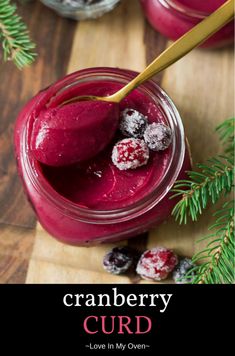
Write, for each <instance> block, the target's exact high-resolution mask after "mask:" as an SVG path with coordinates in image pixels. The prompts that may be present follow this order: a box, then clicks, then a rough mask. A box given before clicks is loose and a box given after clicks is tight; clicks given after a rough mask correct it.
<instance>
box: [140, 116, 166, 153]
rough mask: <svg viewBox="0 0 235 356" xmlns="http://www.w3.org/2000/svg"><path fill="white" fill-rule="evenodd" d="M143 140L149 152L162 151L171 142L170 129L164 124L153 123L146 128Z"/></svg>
mask: <svg viewBox="0 0 235 356" xmlns="http://www.w3.org/2000/svg"><path fill="white" fill-rule="evenodd" d="M144 140H145V142H146V144H147V145H148V147H149V148H150V149H151V150H153V151H164V150H165V149H166V148H168V147H169V145H170V143H171V141H172V132H171V129H170V127H168V126H166V125H164V124H160V123H156V122H154V123H152V124H150V125H148V127H147V128H146V130H145V132H144Z"/></svg>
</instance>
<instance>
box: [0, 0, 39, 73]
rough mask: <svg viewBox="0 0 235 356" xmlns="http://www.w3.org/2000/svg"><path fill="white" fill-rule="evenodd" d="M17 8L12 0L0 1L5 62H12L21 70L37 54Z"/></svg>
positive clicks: (0, 23)
mask: <svg viewBox="0 0 235 356" xmlns="http://www.w3.org/2000/svg"><path fill="white" fill-rule="evenodd" d="M15 12H16V6H15V5H12V4H10V0H0V40H1V41H2V48H3V59H4V61H7V60H12V61H13V62H14V63H15V65H16V66H17V67H18V68H19V69H21V68H23V67H24V66H26V65H29V64H31V63H32V62H33V61H34V59H35V56H36V54H35V53H34V52H33V51H32V50H33V49H34V48H35V44H34V43H33V42H31V40H30V38H29V35H28V30H27V27H26V25H25V24H24V23H23V22H22V19H21V17H20V16H18V15H17V14H16V13H15Z"/></svg>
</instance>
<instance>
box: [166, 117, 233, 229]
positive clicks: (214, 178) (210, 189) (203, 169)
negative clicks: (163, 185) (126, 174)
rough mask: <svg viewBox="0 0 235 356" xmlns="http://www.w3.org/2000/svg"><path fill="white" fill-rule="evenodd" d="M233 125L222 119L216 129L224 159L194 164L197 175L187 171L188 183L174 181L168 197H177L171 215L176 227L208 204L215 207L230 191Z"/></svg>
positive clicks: (185, 181) (195, 216)
mask: <svg viewBox="0 0 235 356" xmlns="http://www.w3.org/2000/svg"><path fill="white" fill-rule="evenodd" d="M234 124H235V118H232V119H228V120H226V121H225V122H224V123H223V124H221V125H220V126H218V128H217V129H216V130H217V131H218V133H219V135H220V139H221V141H222V142H223V144H224V147H225V156H222V155H220V156H217V157H213V158H211V159H209V160H208V161H207V162H206V164H198V165H197V167H198V168H199V172H195V171H189V172H187V174H188V176H189V179H188V180H178V181H177V182H176V183H175V185H174V187H173V189H172V192H174V193H175V194H174V195H173V196H172V197H171V198H175V197H179V196H181V200H180V201H179V202H178V203H177V204H176V205H175V207H174V209H173V211H172V215H174V216H175V219H176V220H177V221H179V223H180V224H182V223H184V224H186V223H187V221H188V218H191V219H192V220H193V221H196V220H197V219H198V216H199V215H201V214H202V211H203V210H204V209H206V207H207V206H208V204H209V202H211V203H212V204H215V203H216V202H217V201H218V200H219V198H220V197H221V196H222V195H226V194H227V193H229V192H230V191H231V189H232V188H233V184H234V164H233V163H234Z"/></svg>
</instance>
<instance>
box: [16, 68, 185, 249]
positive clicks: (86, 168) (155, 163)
mask: <svg viewBox="0 0 235 356" xmlns="http://www.w3.org/2000/svg"><path fill="white" fill-rule="evenodd" d="M136 74H137V73H134V72H130V71H125V70H120V69H112V68H94V69H87V70H83V71H79V72H76V73H73V74H71V75H68V76H66V77H65V78H63V79H62V80H60V81H58V82H56V83H55V84H53V85H51V86H50V87H49V88H47V89H45V90H44V91H41V92H40V93H39V94H37V95H36V96H35V97H34V98H33V99H31V101H30V102H29V103H28V104H26V106H25V107H24V108H23V110H22V111H21V113H20V115H19V117H18V120H17V123H16V128H15V150H16V159H17V164H18V170H19V174H20V176H21V178H22V181H23V184H24V187H25V191H26V193H27V196H28V198H29V200H30V202H31V204H32V206H33V207H34V210H35V212H36V214H37V217H38V219H39V221H40V223H41V224H42V226H43V227H44V228H45V229H46V230H47V231H48V232H49V233H50V234H51V235H53V236H54V237H56V238H57V239H59V240H61V241H63V242H66V243H70V244H77V245H83V244H91V243H92V244H96V243H99V242H109V241H115V240H119V239H123V238H129V237H132V236H135V235H137V234H140V233H142V232H144V231H146V230H148V229H149V228H150V227H152V226H155V225H157V224H159V223H161V222H162V221H164V220H165V219H166V218H167V217H168V216H169V215H170V213H171V210H172V208H173V206H174V204H175V202H176V200H175V199H174V200H170V199H169V196H170V194H169V190H170V188H171V187H172V185H173V184H174V182H175V181H176V179H178V178H180V179H183V178H185V170H188V169H190V159H189V154H188V151H187V148H186V147H185V137H184V131H183V126H182V122H181V119H180V116H179V114H178V112H177V110H176V108H175V106H174V104H173V103H172V101H171V100H170V99H169V97H168V96H167V95H166V94H165V93H164V91H163V90H162V89H160V88H159V87H158V86H157V85H156V84H155V83H154V82H153V81H149V82H147V83H146V84H144V85H141V86H140V87H139V88H138V89H136V90H134V91H133V92H132V93H131V94H129V95H128V96H127V97H126V98H125V99H124V100H123V101H122V102H121V103H120V104H119V108H118V111H119V112H120V113H123V112H125V111H127V113H128V110H129V111H130V113H133V112H135V113H136V112H137V113H138V115H140V117H141V118H142V117H143V118H145V119H146V120H147V121H148V125H149V126H148V127H151V126H152V125H153V127H157V128H158V129H159V128H161V127H164V128H166V132H167V134H168V137H167V138H168V144H167V146H165V147H161V146H159V147H160V150H155V147H154V146H153V144H154V142H151V140H150V142H149V148H148V147H147V145H146V144H145V143H144V139H142V138H141V139H140V138H127V137H126V132H124V131H123V130H121V129H120V125H119V127H117V125H116V124H113V125H111V126H107V130H106V131H107V132H106V133H105V132H104V131H103V132H100V133H99V122H100V121H99V120H100V118H101V117H102V115H103V114H102V113H103V111H102V110H101V108H100V107H99V109H98V110H94V112H93V114H91V113H89V115H90V116H89V117H88V119H87V125H86V130H85V131H84V134H82V133H81V132H80V136H79V137H76V135H74V132H73V129H76V125H75V126H74V123H73V122H72V117H73V112H74V113H77V110H78V109H77V107H76V105H77V104H76V103H73V104H67V105H65V106H61V105H63V103H64V102H66V101H67V100H69V99H71V98H73V97H75V96H79V95H98V96H106V95H110V94H112V93H114V92H116V91H117V90H118V89H120V88H121V87H122V86H123V85H125V83H127V82H128V81H130V80H131V79H132V78H133V77H134V76H135V75H136ZM82 105H83V106H84V108H83V109H84V110H85V111H86V108H85V106H86V105H90V104H89V102H87V104H85V102H84V104H82ZM60 107H62V108H63V110H62V114H61V116H60V118H57V116H56V115H57V110H58V108H60ZM79 110H80V108H79ZM51 111H53V114H51ZM45 113H46V115H49V117H50V119H51V118H52V119H51V120H52V123H51V122H50V120H49V121H48V125H49V126H47V129H48V127H50V128H51V127H52V128H53V131H52V132H53V135H54V130H61V129H62V128H64V131H63V134H61V133H59V135H57V133H56V134H55V135H54V136H53V135H52V137H54V141H53V140H51V141H52V142H50V139H51V136H50V133H51V132H50V130H44V131H43V135H45V136H46V144H45V146H43V145H42V146H41V148H40V151H39V153H40V154H39V155H38V151H36V154H35V150H34V149H35V147H36V145H34V144H32V142H34V141H35V140H38V139H39V138H40V137H42V136H43V135H42V134H41V130H42V128H44V127H45V126H44V124H41V123H42V122H43V120H44V119H45ZM48 113H49V114H48ZM71 113H72V114H71ZM106 114H107V112H106ZM115 114H116V109H115V112H114V111H113V109H112V110H111V111H110V112H109V116H108V117H107V120H111V119H112V117H113V116H115ZM75 116H76V115H75ZM66 117H69V120H70V122H69V123H66ZM76 117H77V116H76ZM61 118H62V119H61ZM60 120H61V121H60ZM78 120H79V119H78V118H77V121H78ZM140 122H141V124H143V125H145V122H144V119H143V120H142V121H140ZM66 125H67V126H68V127H69V130H68V131H67V126H66ZM146 125H147V124H146ZM144 130H145V131H144ZM94 132H98V134H97V136H96V140H98V146H97V147H98V148H97V149H94V150H93V151H92V150H91V149H90V146H91V145H92V143H91V141H90V140H89V133H90V134H91V135H94ZM123 132H124V134H123ZM143 132H145V135H146V132H147V130H146V128H144V129H143ZM169 132H171V133H172V137H171V138H169ZM38 135H39V138H38ZM47 135H48V137H47ZM64 137H65V143H66V144H67V146H66V150H65V151H63V147H64V145H63V142H64ZM147 138H148V139H149V136H148V137H147ZM150 138H151V137H150ZM66 139H67V141H66ZM33 140H34V141H33ZM57 140H59V141H57ZM79 140H81V142H82V144H81V147H82V150H83V151H82V157H83V158H82V159H76V158H75V159H73V152H74V157H75V156H76V157H78V156H77V153H76V152H77V151H76V150H77V147H78V146H79V144H78V143H79ZM74 141H75V142H74ZM77 142H78V143H77ZM118 142H123V146H120V144H119V146H120V147H121V149H123V147H124V148H126V147H128V149H129V151H128V153H129V154H130V152H131V154H132V151H130V147H131V149H132V148H133V147H134V148H135V149H136V148H138V150H139V151H138V154H139V153H141V154H142V153H143V152H144V156H143V157H142V158H141V159H142V160H140V161H138V160H136V159H135V160H134V161H133V162H134V165H133V162H131V164H132V166H131V165H130V166H128V164H127V154H126V155H125V154H124V155H123V156H122V159H124V161H123V162H121V163H122V164H121V165H120V162H118V161H117V157H116V155H117V152H119V153H120V151H115V150H114V147H116V148H119V149H120V147H119V146H117V143H118ZM146 142H147V141H146ZM53 144H54V145H55V146H56V145H59V146H58V147H60V148H61V147H62V151H61V152H62V155H63V153H64V152H66V153H68V157H69V158H70V161H68V162H67V161H66V160H64V162H62V163H61V162H60V164H57V163H58V160H57V159H58V157H57V153H58V152H56V153H55V151H53V147H54V146H53ZM93 144H94V145H95V144H96V141H94V143H93ZM130 144H131V145H132V146H133V147H132V146H128V145H130ZM144 145H145V146H144ZM68 148H69V149H68ZM86 150H87V151H89V152H92V155H91V156H89V155H87V156H86ZM114 152H116V153H115V155H114ZM124 153H125V152H124ZM40 155H41V156H40ZM114 156H115V157H114ZM48 157H49V158H48ZM114 158H115V159H114ZM135 158H136V157H135ZM48 159H49V161H48ZM136 162H139V164H138V165H136ZM45 163H46V164H45ZM49 163H51V164H49Z"/></svg>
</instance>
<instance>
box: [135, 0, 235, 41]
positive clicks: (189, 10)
mask: <svg viewBox="0 0 235 356" xmlns="http://www.w3.org/2000/svg"><path fill="white" fill-rule="evenodd" d="M140 2H141V5H142V8H143V11H144V13H145V16H146V17H147V19H148V21H149V23H150V24H151V25H152V26H153V28H154V29H155V30H157V31H159V32H160V33H161V34H163V35H164V36H166V37H167V38H170V39H172V40H177V39H178V38H179V37H181V36H182V35H183V34H185V33H186V32H188V31H189V30H190V29H191V28H192V27H194V26H195V25H196V24H198V23H199V22H200V21H202V20H203V19H204V18H206V17H207V16H209V15H210V14H211V13H212V12H213V11H215V10H216V9H217V8H219V7H220V6H221V5H223V3H225V2H226V0H140ZM233 39H234V21H232V22H230V23H228V24H227V25H226V26H224V27H223V28H222V29H221V30H219V31H218V32H217V33H215V34H214V35H213V36H212V37H210V38H209V39H208V40H207V41H206V42H205V43H204V44H203V45H202V47H220V46H224V45H227V44H230V43H233Z"/></svg>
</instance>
